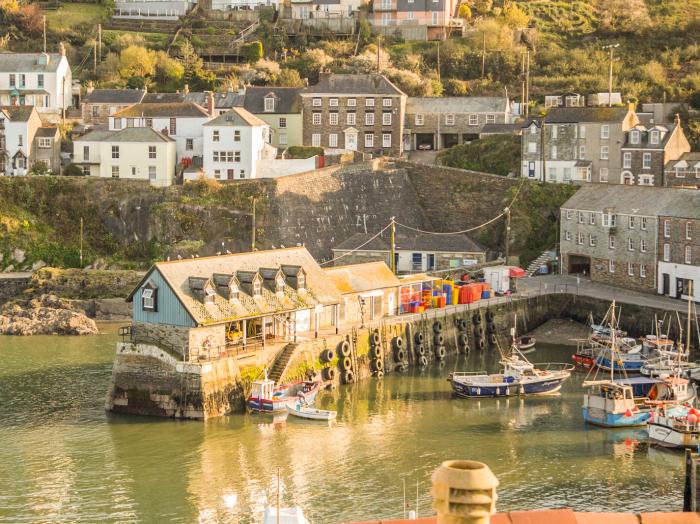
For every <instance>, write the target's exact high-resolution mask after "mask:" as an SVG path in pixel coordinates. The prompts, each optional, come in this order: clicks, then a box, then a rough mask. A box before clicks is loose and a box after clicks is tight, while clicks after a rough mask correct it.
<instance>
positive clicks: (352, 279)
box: [324, 262, 400, 295]
mask: <svg viewBox="0 0 700 524" xmlns="http://www.w3.org/2000/svg"><path fill="white" fill-rule="evenodd" d="M324 271H325V272H326V275H328V277H329V278H330V279H331V280H332V281H333V283H334V284H335V286H336V287H337V288H338V290H339V291H340V292H341V293H342V294H344V295H345V294H348V293H363V292H365V291H372V290H374V289H385V288H388V287H398V286H399V284H400V281H399V279H398V278H397V277H396V275H394V274H393V273H392V272H391V269H389V266H387V265H386V263H385V262H367V263H364V264H351V265H347V266H337V267H329V268H325V269H324Z"/></svg>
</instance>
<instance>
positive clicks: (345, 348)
mask: <svg viewBox="0 0 700 524" xmlns="http://www.w3.org/2000/svg"><path fill="white" fill-rule="evenodd" d="M338 355H340V356H341V357H343V358H345V357H349V356H350V342H348V341H347V340H343V341H342V342H341V343H340V344H339V345H338Z"/></svg>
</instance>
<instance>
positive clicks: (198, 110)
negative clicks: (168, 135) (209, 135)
mask: <svg viewBox="0 0 700 524" xmlns="http://www.w3.org/2000/svg"><path fill="white" fill-rule="evenodd" d="M112 116H115V117H135V118H138V117H147V118H159V117H160V118H169V117H183V118H187V117H200V118H201V117H208V116H209V113H207V111H206V109H204V108H203V107H201V106H199V105H197V104H193V103H192V102H174V103H167V102H166V103H148V104H144V103H140V104H134V105H133V106H130V107H127V108H124V109H122V110H121V111H118V112H117V113H114V115H112Z"/></svg>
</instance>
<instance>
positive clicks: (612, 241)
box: [608, 236, 615, 249]
mask: <svg viewBox="0 0 700 524" xmlns="http://www.w3.org/2000/svg"><path fill="white" fill-rule="evenodd" d="M608 249H615V237H614V236H609V237H608Z"/></svg>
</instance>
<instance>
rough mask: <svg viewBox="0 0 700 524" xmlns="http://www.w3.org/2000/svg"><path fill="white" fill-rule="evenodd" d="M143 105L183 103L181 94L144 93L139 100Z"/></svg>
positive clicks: (183, 96) (183, 98)
mask: <svg viewBox="0 0 700 524" xmlns="http://www.w3.org/2000/svg"><path fill="white" fill-rule="evenodd" d="M141 102H142V103H144V104H177V103H182V102H185V95H184V94H183V93H146V96H144V97H143V100H141Z"/></svg>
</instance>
